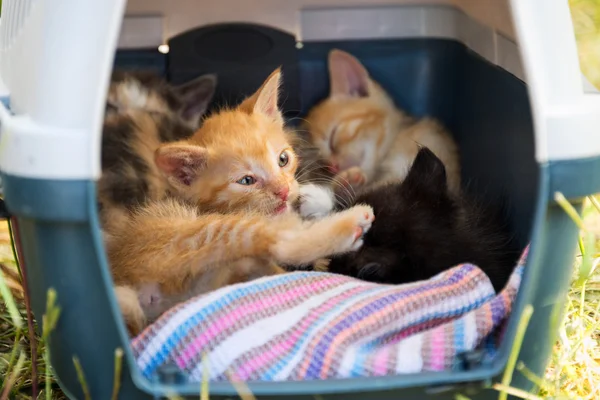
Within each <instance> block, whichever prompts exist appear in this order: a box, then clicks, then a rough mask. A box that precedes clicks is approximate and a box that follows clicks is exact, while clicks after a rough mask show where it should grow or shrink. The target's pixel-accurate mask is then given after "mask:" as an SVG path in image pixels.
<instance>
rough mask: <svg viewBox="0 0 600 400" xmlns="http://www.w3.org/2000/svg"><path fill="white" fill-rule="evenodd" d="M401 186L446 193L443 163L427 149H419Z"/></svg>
mask: <svg viewBox="0 0 600 400" xmlns="http://www.w3.org/2000/svg"><path fill="white" fill-rule="evenodd" d="M401 186H404V187H406V186H409V187H420V188H423V189H426V190H428V191H430V192H434V193H447V192H448V182H447V178H446V167H445V166H444V163H442V161H441V160H440V159H439V158H438V157H437V156H436V155H435V154H434V153H433V152H432V151H431V150H429V149H428V148H427V147H420V149H419V152H418V153H417V156H416V157H415V160H414V161H413V163H412V166H411V167H410V170H409V171H408V175H407V176H406V178H405V179H404V182H403V184H402V185H401Z"/></svg>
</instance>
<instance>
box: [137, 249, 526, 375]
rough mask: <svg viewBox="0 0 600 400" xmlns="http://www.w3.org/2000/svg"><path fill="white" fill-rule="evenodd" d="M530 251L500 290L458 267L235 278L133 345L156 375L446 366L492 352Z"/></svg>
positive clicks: (470, 268) (377, 371) (384, 371)
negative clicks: (397, 278)
mask: <svg viewBox="0 0 600 400" xmlns="http://www.w3.org/2000/svg"><path fill="white" fill-rule="evenodd" d="M525 257H526V253H524V254H523V257H522V258H521V261H520V262H519V265H518V266H517V267H516V268H515V270H514V272H513V274H512V276H511V278H510V280H509V282H508V284H507V285H506V287H505V289H504V290H503V291H502V292H500V293H499V294H497V295H496V293H495V292H494V289H493V287H492V285H491V283H490V281H489V279H488V277H487V276H486V275H485V274H484V273H483V272H482V271H481V270H480V269H479V268H478V267H476V266H474V265H471V264H463V265H459V266H457V267H454V268H452V269H450V270H448V271H446V272H443V273H441V274H439V275H437V276H435V277H433V278H431V279H429V280H427V281H421V282H416V283H411V284H407V285H381V284H375V283H369V282H364V281H360V280H357V279H354V278H349V277H345V276H341V275H335V274H329V273H320V272H294V273H289V274H284V275H279V276H273V277H266V278H262V279H258V280H255V281H252V282H247V283H243V284H237V285H232V286H229V287H225V288H222V289H219V290H217V291H214V292H211V293H208V294H206V295H203V296H199V297H196V298H193V299H191V300H189V301H187V302H185V303H182V304H180V305H178V306H176V307H174V308H173V309H171V310H169V311H168V312H167V313H165V314H163V316H161V317H160V318H159V319H158V320H157V321H156V322H155V323H154V324H152V325H151V326H149V327H148V328H147V329H146V330H144V332H142V333H141V334H140V335H139V336H138V337H136V338H135V339H133V341H132V347H133V352H134V355H135V357H136V361H137V364H138V366H139V368H140V370H141V371H142V373H143V374H144V375H145V376H146V377H147V378H150V379H152V377H153V376H154V375H155V373H156V372H157V370H158V369H159V368H160V367H161V366H164V365H170V366H175V367H176V368H177V369H178V370H179V371H181V373H183V374H184V375H185V376H187V379H189V381H192V382H198V381H201V380H202V373H203V365H202V358H203V356H206V357H207V361H208V363H207V364H208V373H209V376H208V378H209V380H228V379H237V380H243V381H286V380H294V381H298V380H311V379H328V378H351V377H366V376H382V375H390V374H403V373H414V372H421V371H442V370H449V369H452V368H454V367H456V364H457V363H458V362H460V361H459V360H460V357H457V356H459V355H460V354H461V353H464V352H468V351H470V350H475V349H477V348H483V349H484V350H485V351H486V353H487V354H492V353H493V351H494V350H495V342H494V340H493V339H494V336H495V334H496V333H498V329H499V328H500V327H501V325H502V322H503V321H504V320H505V319H506V317H507V316H508V315H509V313H510V310H511V307H512V303H513V301H514V298H515V296H516V293H517V290H518V287H519V284H520V281H521V275H522V271H523V265H524V264H525Z"/></svg>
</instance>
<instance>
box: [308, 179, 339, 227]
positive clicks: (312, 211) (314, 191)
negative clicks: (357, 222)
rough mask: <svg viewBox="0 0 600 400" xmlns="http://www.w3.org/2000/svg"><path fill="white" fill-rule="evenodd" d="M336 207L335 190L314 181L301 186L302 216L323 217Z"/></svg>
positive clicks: (309, 217)
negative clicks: (315, 183)
mask: <svg viewBox="0 0 600 400" xmlns="http://www.w3.org/2000/svg"><path fill="white" fill-rule="evenodd" d="M334 207H335V204H334V201H333V191H332V190H331V189H330V188H328V187H326V186H320V185H314V184H312V183H309V184H306V185H301V186H300V207H299V212H300V216H301V217H302V218H307V219H312V218H323V217H325V216H326V215H328V214H329V213H330V212H331V211H332V210H333V209H334Z"/></svg>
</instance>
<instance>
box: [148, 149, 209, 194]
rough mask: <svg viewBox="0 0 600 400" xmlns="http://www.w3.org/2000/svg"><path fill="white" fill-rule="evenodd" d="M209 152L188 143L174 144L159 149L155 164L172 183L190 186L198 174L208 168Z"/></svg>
mask: <svg viewBox="0 0 600 400" xmlns="http://www.w3.org/2000/svg"><path fill="white" fill-rule="evenodd" d="M207 160H208V150H207V149H206V148H204V147H201V146H194V145H191V144H187V143H174V144H168V145H164V146H161V147H159V148H158V149H157V150H156V153H155V154H154V162H155V163H156V166H157V167H158V168H159V169H160V170H161V172H162V173H163V174H164V175H165V176H166V177H167V178H168V180H169V181H170V182H171V183H174V184H176V185H179V186H190V185H191V184H192V182H193V181H194V180H195V179H196V177H197V176H198V173H199V172H200V171H201V170H202V169H203V168H204V167H206V163H207Z"/></svg>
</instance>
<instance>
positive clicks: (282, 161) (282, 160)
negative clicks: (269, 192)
mask: <svg viewBox="0 0 600 400" xmlns="http://www.w3.org/2000/svg"><path fill="white" fill-rule="evenodd" d="M289 162H290V157H289V156H288V153H287V151H285V150H284V151H282V152H281V154H280V155H279V166H280V167H282V168H283V167H285V166H286V165H288V163H289Z"/></svg>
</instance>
